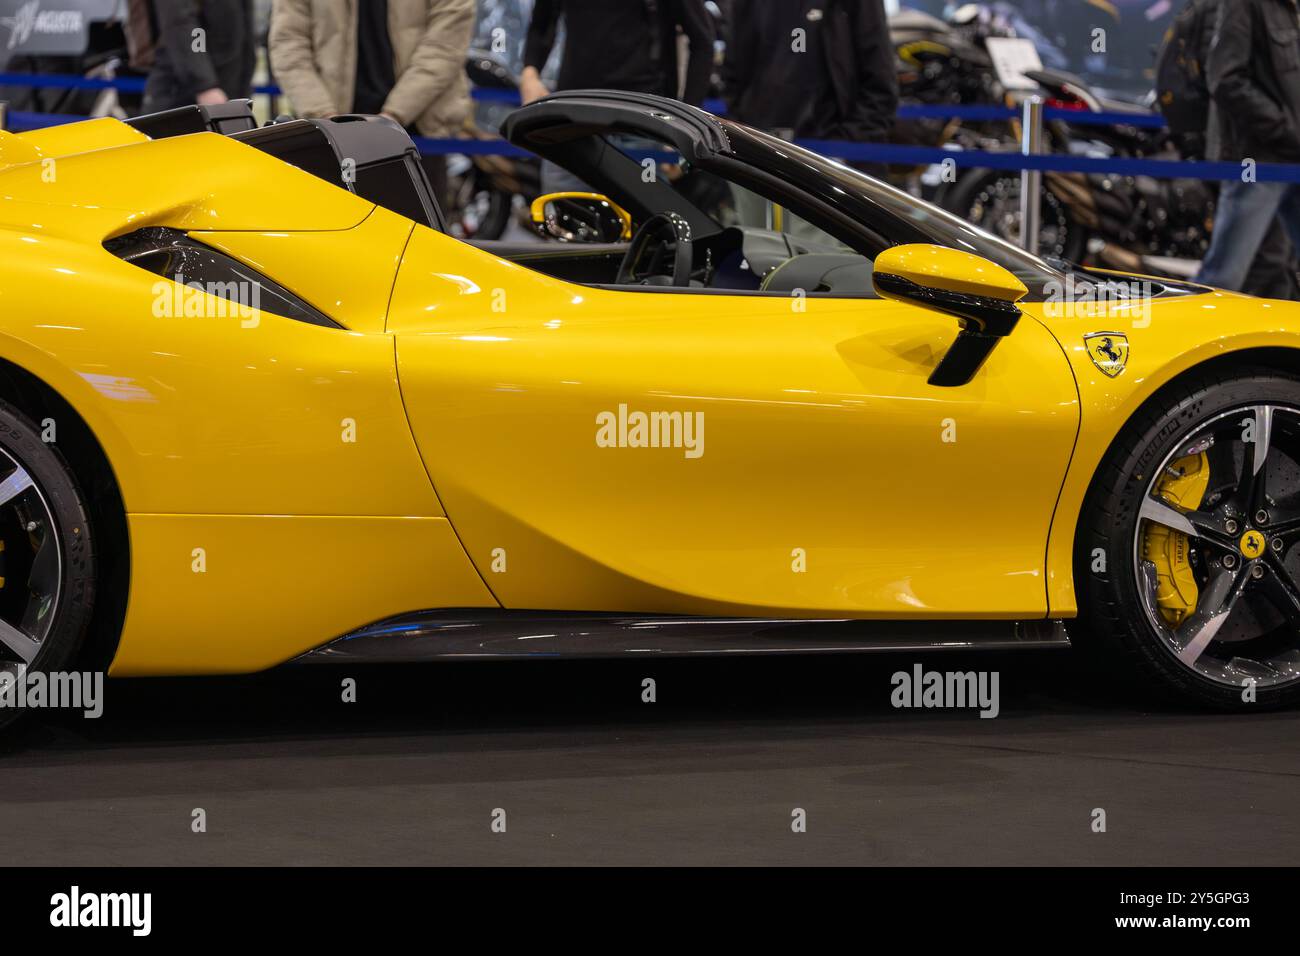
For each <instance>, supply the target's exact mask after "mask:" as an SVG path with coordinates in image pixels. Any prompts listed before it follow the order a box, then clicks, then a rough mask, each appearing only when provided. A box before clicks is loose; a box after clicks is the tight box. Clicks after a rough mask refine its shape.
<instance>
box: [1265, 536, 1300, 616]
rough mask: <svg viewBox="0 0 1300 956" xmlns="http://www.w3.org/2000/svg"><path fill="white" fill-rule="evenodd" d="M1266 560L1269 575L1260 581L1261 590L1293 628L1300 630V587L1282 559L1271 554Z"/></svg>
mask: <svg viewBox="0 0 1300 956" xmlns="http://www.w3.org/2000/svg"><path fill="white" fill-rule="evenodd" d="M1264 560H1265V564H1266V565H1267V566H1268V573H1267V574H1266V575H1265V576H1264V577H1263V578H1262V579H1261V580H1260V586H1261V590H1262V591H1263V592H1264V593H1265V594H1266V595H1268V596H1269V598H1271V599H1272V602H1273V604H1274V605H1275V606H1276V607H1277V609H1278V610H1279V611H1281V612H1282V613H1283V614H1284V615H1286V619H1287V620H1288V621H1289V622H1290V624H1291V626H1292V627H1295V628H1300V585H1297V584H1296V580H1295V578H1294V577H1292V576H1291V572H1290V571H1288V570H1287V569H1286V564H1285V563H1284V562H1283V561H1282V559H1281V557H1279V556H1278V555H1276V554H1273V553H1270V554H1269V555H1268V557H1266V558H1265V559H1264Z"/></svg>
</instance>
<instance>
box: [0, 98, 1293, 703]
mask: <svg viewBox="0 0 1300 956" xmlns="http://www.w3.org/2000/svg"><path fill="white" fill-rule="evenodd" d="M504 133H505V135H506V136H507V138H508V139H509V140H510V141H511V142H512V143H514V144H516V145H517V146H519V147H522V148H523V149H526V150H528V151H530V152H532V153H534V154H537V155H539V156H541V157H542V158H543V159H544V160H545V161H546V166H545V170H544V175H545V176H546V177H548V179H549V181H552V182H553V183H554V184H555V186H556V188H555V189H554V191H553V192H552V193H551V194H549V195H547V196H543V197H541V199H539V200H538V202H537V203H536V204H534V207H533V213H534V218H535V220H536V223H537V230H538V232H539V233H540V234H541V235H542V237H543V238H542V240H541V241H539V239H538V238H537V237H534V236H521V238H520V241H517V242H512V241H498V242H482V243H467V242H463V241H460V240H458V239H456V238H453V237H452V236H450V235H448V234H447V233H446V232H445V231H444V228H443V219H442V212H441V210H440V209H439V208H438V204H437V202H436V200H435V198H434V197H433V195H432V193H431V191H430V189H429V185H428V181H427V179H426V178H425V175H424V173H423V172H422V170H421V166H420V164H419V158H418V154H417V152H416V150H415V148H414V146H413V144H412V143H411V141H410V140H409V138H408V137H407V136H406V134H405V133H404V132H402V130H400V129H399V128H398V127H397V126H396V125H394V124H393V123H391V122H389V121H388V120H385V119H381V118H377V117H359V116H344V117H336V118H333V119H330V120H290V121H283V122H277V123H274V124H270V125H266V126H262V127H256V126H255V124H254V123H253V121H252V118H251V113H249V111H248V108H247V104H246V103H238V104H231V105H229V106H227V107H221V108H199V107H191V108H187V109H184V110H178V111H171V112H168V113H163V114H156V115H153V116H146V117H141V118H139V119H136V120H131V121H129V122H119V121H117V120H113V119H100V120H91V121H86V122H80V123H74V124H70V125H65V126H59V127H55V128H50V129H45V130H40V131H36V132H31V133H24V134H20V135H13V134H0V476H2V477H0V574H2V575H3V581H2V583H3V586H2V587H0V657H2V658H3V660H4V662H5V663H4V664H3V665H0V666H4V667H8V668H10V669H15V668H19V667H25V668H32V669H36V670H40V671H54V670H58V669H62V668H70V667H72V666H74V665H76V666H92V665H93V666H108V665H110V664H111V670H110V673H111V674H115V675H153V674H158V675H161V674H200V673H235V672H249V671H256V670H260V669H264V668H270V667H273V666H276V665H278V664H281V663H284V662H288V661H293V660H296V659H305V660H312V661H329V660H344V661H349V660H376V659H379V660H401V661H406V660H424V659H437V658H452V657H508V656H523V655H566V654H582V655H619V654H634V653H654V652H659V653H672V654H696V653H720V652H742V651H743V652H768V653H775V652H810V651H849V650H872V649H879V648H891V649H898V648H915V647H929V646H961V647H1008V646H1015V647H1031V646H1053V645H1063V644H1065V643H1067V642H1069V641H1070V640H1073V641H1074V642H1075V643H1084V642H1097V643H1099V644H1102V645H1104V646H1106V647H1109V648H1111V649H1113V650H1114V651H1115V652H1116V653H1117V654H1118V656H1117V657H1116V662H1117V668H1118V669H1128V668H1131V669H1133V670H1134V671H1135V672H1141V673H1145V674H1147V675H1149V676H1151V677H1154V678H1156V679H1157V680H1158V681H1160V682H1161V683H1163V685H1164V686H1165V687H1167V688H1170V689H1173V690H1176V691H1180V692H1183V693H1184V694H1187V695H1190V696H1191V697H1192V698H1194V699H1196V700H1198V701H1201V702H1203V703H1209V704H1213V705H1218V706H1222V707H1234V706H1235V707H1259V706H1268V705H1278V704H1284V703H1293V702H1295V701H1296V699H1297V697H1298V696H1300V583H1298V582H1300V548H1298V547H1297V542H1300V351H1297V349H1300V307H1297V306H1296V305H1295V304H1292V303H1283V302H1270V301H1263V300H1256V299H1251V298H1247V297H1243V296H1238V295H1233V294H1229V293H1224V292H1217V291H1213V290H1210V289H1206V288H1203V287H1198V286H1194V285H1189V284H1186V283H1182V282H1174V281H1169V280H1162V279H1153V278H1145V277H1137V276H1124V275H1118V274H1115V273H1102V272H1096V271H1090V270H1086V269H1083V268H1080V267H1078V266H1074V265H1072V264H1069V263H1063V262H1048V261H1044V260H1043V259H1040V258H1038V257H1036V256H1033V255H1030V254H1028V253H1026V252H1024V251H1022V250H1020V249H1018V248H1016V247H1014V246H1011V245H1009V244H1007V243H1006V242H1004V241H1002V240H999V239H997V238H994V237H992V236H990V235H988V234H986V233H984V232H981V231H980V230H978V229H976V228H974V227H972V226H971V225H970V224H968V223H966V222H963V221H961V220H958V219H955V218H954V217H952V216H950V215H948V214H947V213H944V212H942V211H941V210H939V209H937V208H935V207H933V206H930V205H928V204H926V203H924V202H922V201H919V200H918V199H915V198H913V197H912V196H909V195H906V194H904V193H902V192H899V191H897V190H895V189H892V188H890V187H889V186H886V185H884V184H882V183H880V182H878V181H876V180H874V179H872V178H869V177H867V176H865V175H863V174H861V173H859V172H857V171H855V170H853V169H851V168H848V167H846V166H844V165H841V164H839V163H836V162H833V161H830V160H828V159H825V158H823V157H821V156H819V155H816V154H813V153H810V152H807V151H805V150H803V149H800V148H798V147H796V146H793V145H791V144H789V143H786V142H783V141H781V140H779V139H776V138H773V137H771V136H768V135H765V134H763V133H760V132H757V131H755V130H752V129H749V128H746V127H744V126H742V125H739V124H737V123H734V122H730V121H728V120H725V119H719V118H717V117H714V116H711V115H709V114H707V113H703V112H700V111H698V110H695V109H692V108H690V107H687V106H683V105H682V104H680V103H676V102H673V101H669V100H663V99H659V98H656V97H652V96H643V95H634V94H626V93H614V92H607V91H584V92H571V93H563V94H557V95H555V96H552V97H549V98H547V99H545V100H541V101H539V102H536V103H534V104H531V105H529V106H527V107H524V108H523V109H520V110H518V111H516V112H515V113H513V114H512V115H511V116H510V117H509V119H508V120H507V122H506V124H505V128H504ZM525 212H526V211H525ZM83 662H86V663H83Z"/></svg>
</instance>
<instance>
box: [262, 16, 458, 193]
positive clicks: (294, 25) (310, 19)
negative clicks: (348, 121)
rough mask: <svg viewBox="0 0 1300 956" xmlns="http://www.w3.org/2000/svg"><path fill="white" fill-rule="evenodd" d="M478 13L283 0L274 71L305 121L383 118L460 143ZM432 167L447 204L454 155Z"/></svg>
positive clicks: (436, 158)
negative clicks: (467, 61)
mask: <svg viewBox="0 0 1300 956" xmlns="http://www.w3.org/2000/svg"><path fill="white" fill-rule="evenodd" d="M474 12H475V11H474V0H275V3H274V6H273V7H272V10H271V31H270V37H269V41H268V42H269V52H270V57H271V67H272V69H273V70H274V72H275V77H276V79H277V80H278V81H279V84H280V88H281V89H282V90H283V91H284V93H285V95H286V96H288V97H289V101H290V102H291V103H292V104H293V108H294V112H295V113H296V114H297V115H298V116H302V117H307V118H317V117H324V116H335V115H337V114H339V113H371V114H380V115H383V116H387V117H389V118H390V119H392V120H395V121H396V122H398V123H400V124H401V125H402V126H403V127H405V128H406V129H407V130H409V131H412V132H415V133H417V134H419V135H421V136H428V137H432V138H435V139H441V138H448V137H453V136H458V135H459V134H460V132H461V129H462V127H463V125H464V122H465V118H466V116H468V114H469V109H470V99H469V81H468V79H467V78H466V76H465V57H466V55H467V53H468V52H469V43H470V35H471V33H472V32H473V29H474ZM423 163H424V167H425V170H426V171H427V172H428V175H429V180H430V183H431V185H432V186H433V190H434V194H435V195H436V196H437V197H438V200H439V202H441V203H445V200H446V192H447V164H446V157H445V156H441V155H425V156H424V157H423Z"/></svg>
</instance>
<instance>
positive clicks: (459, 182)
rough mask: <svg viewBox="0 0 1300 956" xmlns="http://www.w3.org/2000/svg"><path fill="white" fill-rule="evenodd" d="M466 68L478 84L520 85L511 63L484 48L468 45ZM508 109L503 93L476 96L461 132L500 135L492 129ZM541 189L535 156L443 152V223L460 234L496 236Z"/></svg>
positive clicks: (512, 88)
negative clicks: (445, 154) (495, 97)
mask: <svg viewBox="0 0 1300 956" xmlns="http://www.w3.org/2000/svg"><path fill="white" fill-rule="evenodd" d="M465 70H466V72H467V73H468V74H469V79H470V82H471V83H472V84H473V85H474V86H476V87H479V88H481V89H485V90H496V91H503V92H505V93H509V94H513V93H515V92H516V91H517V90H518V88H519V84H518V78H517V77H516V76H515V75H514V73H513V72H512V71H511V70H510V68H509V67H508V66H506V65H505V64H504V63H503V62H502V61H501V59H500V58H498V57H497V56H495V55H494V54H492V53H490V52H488V51H487V50H481V49H472V50H470V52H469V56H468V57H467V59H466V62H465ZM512 109H514V106H513V105H512V104H511V103H510V102H509V101H508V100H507V99H506V98H505V97H504V96H503V97H502V99H501V100H493V99H484V100H478V101H476V102H475V104H474V112H473V114H472V115H471V117H470V119H469V120H468V121H467V122H466V128H465V134H466V136H467V137H468V138H470V139H474V140H479V141H481V142H487V141H489V140H497V139H499V137H498V136H497V133H496V130H497V129H499V128H500V126H501V121H502V120H503V119H504V118H505V116H506V114H507V113H509V112H510V111H511V110H512ZM541 192H542V175H541V164H540V163H539V162H538V161H537V160H534V159H519V158H516V157H513V156H491V155H487V156H474V155H467V154H464V153H452V154H450V155H448V157H447V193H448V203H447V208H446V210H445V213H446V216H447V224H448V228H449V230H450V231H451V232H452V234H453V235H456V236H458V237H460V238H462V239H500V238H501V237H502V236H503V235H504V234H505V231H506V229H507V228H509V226H510V222H511V219H512V218H516V217H517V218H518V219H519V221H520V222H521V223H525V222H526V221H527V211H528V207H529V205H531V203H532V201H533V200H534V199H536V198H537V197H538V196H539V195H541ZM516 197H518V198H516ZM529 228H531V227H529Z"/></svg>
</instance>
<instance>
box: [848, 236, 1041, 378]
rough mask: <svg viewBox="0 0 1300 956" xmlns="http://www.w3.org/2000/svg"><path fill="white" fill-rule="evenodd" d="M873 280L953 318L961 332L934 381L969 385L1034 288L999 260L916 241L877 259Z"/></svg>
mask: <svg viewBox="0 0 1300 956" xmlns="http://www.w3.org/2000/svg"><path fill="white" fill-rule="evenodd" d="M871 284H872V285H873V286H874V287H875V289H876V292H877V293H878V294H879V295H880V296H882V297H883V298H886V299H895V300H897V301H899V302H911V303H913V304H914V305H919V306H922V307H924V308H927V309H933V310H934V311H936V312H943V313H944V314H945V315H951V316H954V317H955V318H956V319H957V325H958V326H959V327H960V329H961V331H959V332H958V333H957V338H956V340H955V341H954V342H953V343H952V345H951V346H950V347H949V348H948V351H947V352H945V353H944V356H943V358H942V359H940V360H939V364H938V365H936V366H935V369H934V371H933V372H931V373H930V378H929V380H928V381H929V383H930V384H931V385H941V386H945V387H951V386H955V385H965V384H966V383H967V382H969V381H970V380H971V379H972V378H974V377H975V373H976V372H978V371H979V370H980V368H981V367H982V366H983V365H984V361H985V359H987V358H988V357H989V353H991V352H992V351H993V349H994V347H995V346H996V345H997V344H998V343H999V342H1000V341H1002V339H1004V338H1006V337H1007V336H1008V335H1010V334H1011V331H1012V329H1014V328H1015V327H1016V323H1017V322H1018V321H1020V308H1019V306H1017V305H1016V302H1017V301H1019V300H1020V299H1022V298H1023V297H1024V296H1025V295H1026V294H1027V293H1028V292H1029V290H1028V289H1026V288H1025V284H1024V283H1023V282H1021V281H1020V280H1019V279H1017V278H1016V277H1015V276H1014V275H1012V274H1011V272H1009V271H1008V270H1006V269H1004V268H1002V266H1000V265H998V264H997V263H996V262H990V261H989V260H988V259H982V258H980V257H979V256H976V255H971V254H970V253H969V252H962V251H960V250H958V249H949V248H947V247H945V246H935V245H930V244H928V243H912V244H910V245H905V246H894V247H893V248H892V249H886V250H885V251H884V252H882V253H881V254H880V255H878V256H877V257H876V261H875V264H874V267H873V270H872V274H871Z"/></svg>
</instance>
